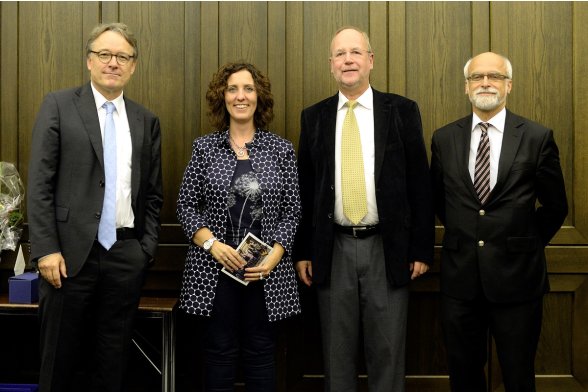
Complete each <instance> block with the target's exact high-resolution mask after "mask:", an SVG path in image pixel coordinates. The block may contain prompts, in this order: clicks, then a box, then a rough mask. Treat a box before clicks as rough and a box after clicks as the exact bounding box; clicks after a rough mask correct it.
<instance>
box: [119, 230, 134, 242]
mask: <svg viewBox="0 0 588 392" xmlns="http://www.w3.org/2000/svg"><path fill="white" fill-rule="evenodd" d="M136 238H137V234H136V233H135V229H134V228H132V227H122V228H120V229H116V240H117V241H122V240H132V239H136Z"/></svg>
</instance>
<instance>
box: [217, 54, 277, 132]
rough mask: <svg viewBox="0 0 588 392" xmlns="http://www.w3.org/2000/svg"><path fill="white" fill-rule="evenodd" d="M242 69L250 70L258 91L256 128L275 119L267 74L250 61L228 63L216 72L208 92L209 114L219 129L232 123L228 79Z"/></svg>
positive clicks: (263, 127) (254, 116)
mask: <svg viewBox="0 0 588 392" xmlns="http://www.w3.org/2000/svg"><path fill="white" fill-rule="evenodd" d="M242 70H247V71H249V73H250V74H251V76H252V77H253V83H254V84H255V91H256V93H257V108H256V110H255V114H254V115H253V124H254V125H255V127H256V128H261V129H266V127H267V126H268V124H269V123H271V122H272V120H273V119H274V97H273V95H272V91H271V83H270V81H269V79H268V78H267V76H265V75H264V74H263V73H261V71H260V70H258V69H257V68H256V67H255V66H254V65H253V64H250V63H246V62H235V63H227V64H225V65H223V66H222V67H220V68H219V70H218V71H217V72H216V73H215V74H214V76H213V77H212V80H211V81H210V83H209V85H208V91H207V92H206V102H207V103H208V112H207V115H208V118H209V119H210V122H211V123H212V126H213V127H214V129H215V130H217V131H221V130H224V129H227V128H228V127H229V124H230V117H229V112H228V111H227V108H226V106H225V91H226V89H227V81H228V80H229V77H230V76H231V75H232V74H234V73H235V72H239V71H242Z"/></svg>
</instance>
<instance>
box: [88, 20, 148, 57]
mask: <svg viewBox="0 0 588 392" xmlns="http://www.w3.org/2000/svg"><path fill="white" fill-rule="evenodd" d="M107 31H112V32H115V33H118V34H120V35H122V36H123V38H124V39H125V40H126V41H127V42H128V43H129V45H131V46H132V47H133V52H134V53H133V54H132V56H133V57H134V59H135V60H137V57H139V49H138V47H137V39H136V38H135V35H134V34H133V32H132V31H131V30H130V29H129V27H128V26H127V25H126V24H124V23H106V24H100V25H98V26H96V27H94V29H93V30H92V32H91V33H90V38H88V42H86V56H89V55H90V52H92V44H93V43H94V41H96V39H97V38H98V37H99V36H100V35H101V34H102V33H105V32H107Z"/></svg>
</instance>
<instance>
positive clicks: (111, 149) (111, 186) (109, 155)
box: [98, 102, 116, 250]
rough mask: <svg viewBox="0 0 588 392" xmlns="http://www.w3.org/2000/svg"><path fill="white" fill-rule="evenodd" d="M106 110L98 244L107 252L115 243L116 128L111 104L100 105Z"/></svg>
mask: <svg viewBox="0 0 588 392" xmlns="http://www.w3.org/2000/svg"><path fill="white" fill-rule="evenodd" d="M102 107H103V108H104V109H106V121H105V122H104V177H105V181H104V182H105V185H104V204H103V205H102V215H101V216H100V225H99V226H98V242H100V244H101V245H102V246H103V247H104V249H106V250H108V249H110V247H111V246H112V245H113V244H114V243H115V242H116V128H115V127H114V118H113V117H112V113H113V112H114V111H115V110H116V108H115V107H114V104H113V103H112V102H106V103H104V105H102Z"/></svg>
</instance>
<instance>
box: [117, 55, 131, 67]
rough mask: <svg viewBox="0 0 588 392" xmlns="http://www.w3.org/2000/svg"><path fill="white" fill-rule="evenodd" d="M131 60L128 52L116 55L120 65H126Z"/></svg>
mask: <svg viewBox="0 0 588 392" xmlns="http://www.w3.org/2000/svg"><path fill="white" fill-rule="evenodd" d="M129 60H130V57H129V56H127V55H126V54H117V55H116V61H118V63H119V64H120V65H124V64H126V63H128V62H129Z"/></svg>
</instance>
